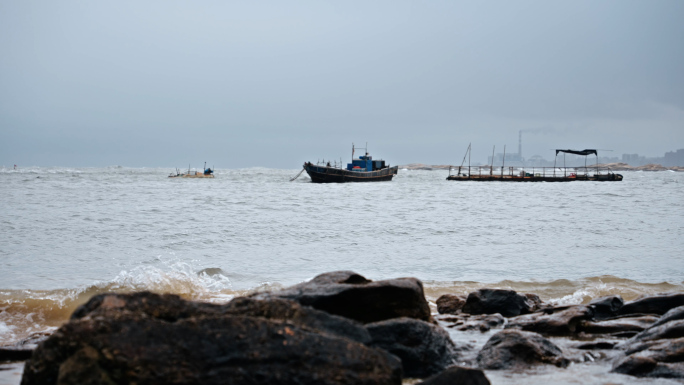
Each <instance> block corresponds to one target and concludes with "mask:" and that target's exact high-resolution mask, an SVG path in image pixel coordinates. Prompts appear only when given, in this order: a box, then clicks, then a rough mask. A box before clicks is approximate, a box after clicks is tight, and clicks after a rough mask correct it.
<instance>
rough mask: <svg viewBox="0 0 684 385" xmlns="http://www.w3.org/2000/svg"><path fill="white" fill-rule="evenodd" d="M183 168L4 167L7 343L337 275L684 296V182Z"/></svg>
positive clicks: (558, 293)
mask: <svg viewBox="0 0 684 385" xmlns="http://www.w3.org/2000/svg"><path fill="white" fill-rule="evenodd" d="M172 171H174V170H172V169H171V168H168V169H162V168H125V167H118V166H116V167H107V168H60V167H54V168H44V167H32V168H20V169H19V170H14V169H8V168H0V197H1V200H0V202H2V203H1V205H0V234H2V236H0V345H4V344H10V343H13V342H16V341H18V340H21V339H22V338H26V337H27V336H28V335H30V334H31V333H34V332H37V331H44V330H47V331H50V330H54V328H55V327H57V326H59V325H61V324H62V323H63V322H65V321H66V320H67V319H68V317H69V315H70V314H71V312H72V311H73V310H74V309H75V308H76V306H78V305H79V304H81V303H83V302H85V301H87V299H88V298H90V296H92V295H94V294H97V293H101V292H111V291H114V292H130V291H134V290H152V291H156V292H169V293H176V294H179V295H181V296H183V297H185V298H191V299H198V300H204V301H212V302H225V301H228V300H230V299H231V298H233V297H234V296H236V295H241V294H244V293H249V292H252V291H255V290H272V289H277V288H279V287H283V286H288V285H292V284H295V283H298V282H302V281H305V280H307V279H310V278H312V277H314V276H315V275H317V274H320V273H324V272H328V271H334V270H353V271H356V272H358V273H360V274H362V275H364V276H366V277H367V278H369V279H373V280H379V279H385V278H394V277H406V276H410V277H417V278H419V279H421V280H422V281H423V283H424V284H425V289H426V295H427V297H428V299H429V300H430V301H432V302H434V300H435V299H436V298H437V297H438V296H439V295H441V294H444V293H455V294H467V293H468V292H470V291H473V290H476V289H478V288H481V287H485V286H486V287H498V288H511V289H514V290H518V291H523V292H532V293H537V294H539V295H540V296H541V298H542V299H543V300H544V301H547V302H551V303H558V304H573V303H586V302H588V301H589V300H591V299H592V298H597V297H599V296H603V295H609V294H619V295H621V296H622V297H623V298H625V299H626V300H630V299H634V298H637V297H638V296H641V295H645V294H654V293H659V292H684V282H683V279H684V278H683V277H684V256H683V255H682V254H683V253H682V250H684V219H683V218H684V215H683V214H684V173H675V172H650V173H649V172H623V173H622V174H623V175H624V177H625V178H624V181H622V182H581V181H578V182H573V183H495V182H491V183H481V182H453V181H447V180H445V179H446V177H447V175H448V172H447V171H443V170H442V171H440V170H436V171H409V170H401V169H400V170H399V173H398V175H397V176H396V177H395V178H394V180H393V181H391V182H379V183H347V184H313V183H310V179H308V177H307V176H306V174H303V175H302V176H300V177H299V178H298V179H297V180H295V181H294V182H289V179H290V177H292V176H294V175H296V174H297V172H298V170H279V169H267V168H250V169H225V170H222V169H220V168H219V169H218V170H216V173H215V176H216V177H215V178H214V179H181V178H168V177H167V175H168V174H169V173H170V172H172ZM495 376H497V374H495ZM540 376H541V377H540V378H543V375H540ZM509 380H510V379H509ZM499 381H504V382H506V381H507V380H505V378H504V379H503V380H501V379H500V380H499ZM511 381H512V380H511Z"/></svg>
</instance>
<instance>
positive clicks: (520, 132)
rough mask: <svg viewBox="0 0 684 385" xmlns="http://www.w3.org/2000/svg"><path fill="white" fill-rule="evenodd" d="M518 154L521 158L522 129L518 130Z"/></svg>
mask: <svg viewBox="0 0 684 385" xmlns="http://www.w3.org/2000/svg"><path fill="white" fill-rule="evenodd" d="M518 156H519V157H520V160H522V130H520V131H518Z"/></svg>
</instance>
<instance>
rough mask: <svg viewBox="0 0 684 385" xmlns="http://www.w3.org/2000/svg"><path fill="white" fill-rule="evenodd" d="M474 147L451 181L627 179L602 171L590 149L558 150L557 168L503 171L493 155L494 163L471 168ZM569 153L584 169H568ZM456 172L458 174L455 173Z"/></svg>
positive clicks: (596, 180) (593, 151)
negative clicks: (581, 158)
mask: <svg viewBox="0 0 684 385" xmlns="http://www.w3.org/2000/svg"><path fill="white" fill-rule="evenodd" d="M470 149H471V147H470V145H468V150H467V151H466V155H465V156H464V157H463V162H461V165H460V166H458V168H456V167H453V166H451V167H449V176H448V177H447V180H454V181H476V182H576V181H593V182H620V181H622V179H623V176H622V175H621V174H616V173H614V172H612V171H611V170H610V169H607V168H603V169H602V168H599V166H598V151H597V150H594V149H586V150H561V149H557V150H556V157H555V159H554V162H553V167H531V168H529V167H528V168H525V167H508V168H506V167H505V164H503V163H502V165H501V168H500V169H499V167H496V168H495V167H494V157H493V156H492V163H491V164H490V165H488V166H471V165H470ZM559 153H562V154H563V167H557V166H556V161H557V159H558V154H559ZM565 154H574V155H581V156H584V157H585V158H584V166H583V167H582V166H580V167H565ZM592 154H593V155H595V156H596V165H595V166H587V158H586V157H587V156H589V155H592ZM466 157H468V166H464V163H465V158H466ZM503 159H504V162H505V159H506V156H505V150H504V157H503ZM452 170H455V171H456V174H452Z"/></svg>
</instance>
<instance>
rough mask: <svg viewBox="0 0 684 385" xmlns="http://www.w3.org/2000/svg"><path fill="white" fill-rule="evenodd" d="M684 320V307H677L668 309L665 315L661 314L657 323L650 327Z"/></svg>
mask: <svg viewBox="0 0 684 385" xmlns="http://www.w3.org/2000/svg"><path fill="white" fill-rule="evenodd" d="M681 319H684V306H678V307H676V308H673V309H670V310H668V311H667V313H665V314H663V316H662V317H660V319H659V320H658V321H656V322H655V323H654V324H653V325H651V327H656V326H660V325H662V324H664V323H667V322H670V321H677V320H681Z"/></svg>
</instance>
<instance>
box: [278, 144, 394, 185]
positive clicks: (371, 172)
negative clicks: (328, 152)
mask: <svg viewBox="0 0 684 385" xmlns="http://www.w3.org/2000/svg"><path fill="white" fill-rule="evenodd" d="M354 151H355V149H354V145H353V144H352V162H351V163H347V167H346V168H342V166H343V165H342V162H341V161H340V163H339V165H338V163H337V162H335V163H334V164H332V165H331V164H330V162H327V163H325V162H324V164H313V163H311V162H306V163H304V168H303V169H302V172H303V171H306V172H307V174H309V176H310V177H311V182H313V183H346V182H383V181H391V180H392V178H393V177H394V176H395V175H397V170H398V169H399V166H393V167H390V165H389V164H386V163H385V161H384V160H373V157H371V156H370V155H369V154H368V152H367V151H366V153H365V155H361V156H359V157H358V158H357V159H354ZM299 175H301V172H300V173H299V174H298V175H297V176H296V177H294V178H292V179H291V181H293V180H295V179H297V177H299Z"/></svg>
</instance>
